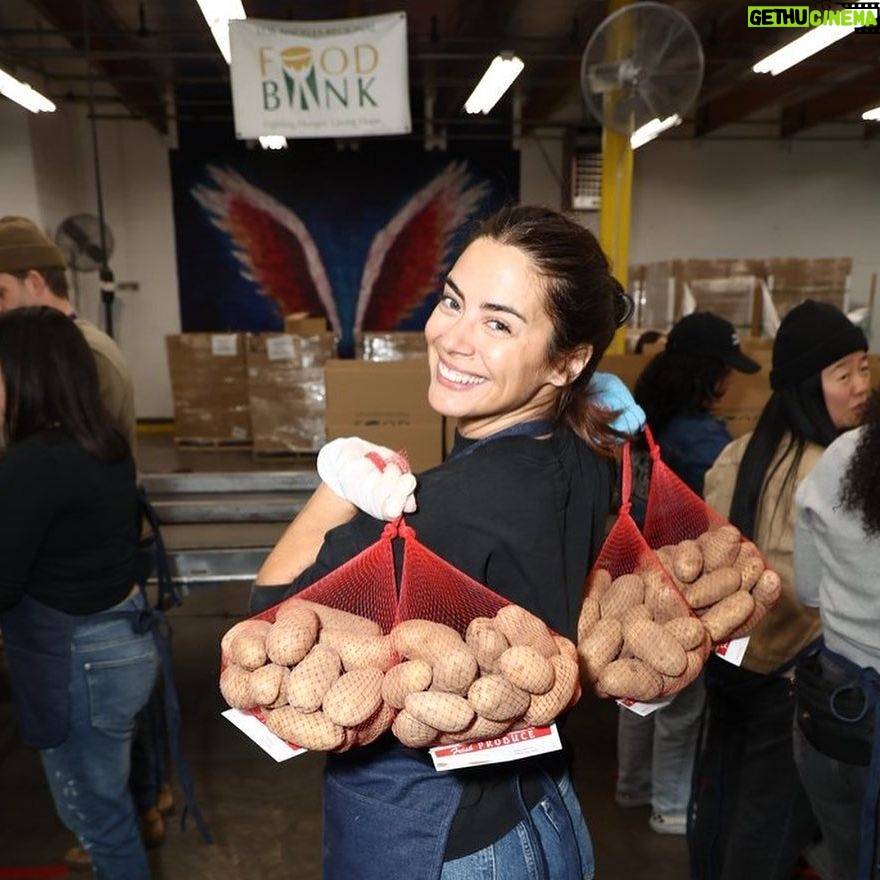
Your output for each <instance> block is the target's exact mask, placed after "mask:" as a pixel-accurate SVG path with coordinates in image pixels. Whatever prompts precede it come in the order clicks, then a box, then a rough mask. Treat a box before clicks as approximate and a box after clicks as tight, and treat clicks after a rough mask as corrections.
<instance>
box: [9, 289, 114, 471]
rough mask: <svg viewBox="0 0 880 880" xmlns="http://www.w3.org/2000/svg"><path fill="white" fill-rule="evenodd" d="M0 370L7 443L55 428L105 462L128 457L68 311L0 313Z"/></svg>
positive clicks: (85, 346) (92, 360)
mask: <svg viewBox="0 0 880 880" xmlns="http://www.w3.org/2000/svg"><path fill="white" fill-rule="evenodd" d="M0 373H2V377H3V384H4V386H5V390H6V412H5V413H4V416H3V432H4V435H5V438H6V442H7V444H8V445H10V446H13V445H15V444H16V443H20V442H21V441H22V440H25V439H26V438H28V437H30V436H31V435H32V434H36V433H38V432H40V431H47V430H52V429H54V430H60V431H62V432H63V433H65V434H66V435H67V436H68V437H70V438H71V439H73V440H75V441H76V442H77V443H78V444H79V445H80V446H82V448H83V449H85V450H86V451H87V452H90V453H91V454H92V455H94V456H96V457H97V458H100V459H102V460H104V461H120V460H122V459H123V458H125V457H126V456H127V455H129V448H128V442H127V441H126V439H125V438H124V437H123V436H122V434H121V433H119V431H117V430H116V429H115V428H114V427H113V425H112V419H111V418H110V415H109V414H108V413H107V411H106V409H105V407H104V404H103V403H102V401H101V398H100V395H99V391H98V371H97V368H96V367H95V358H94V355H93V354H92V352H91V349H90V348H89V346H88V344H87V343H86V341H85V339H84V338H83V335H82V333H81V332H80V330H79V328H78V327H77V326H76V324H74V322H73V321H72V320H71V319H70V318H69V317H68V316H67V315H65V314H63V313H62V312H59V311H58V310H57V309H52V308H48V307H47V306H36V307H30V306H28V307H25V308H19V309H13V310H12V311H10V312H6V313H4V314H2V315H0Z"/></svg>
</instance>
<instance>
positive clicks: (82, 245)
mask: <svg viewBox="0 0 880 880" xmlns="http://www.w3.org/2000/svg"><path fill="white" fill-rule="evenodd" d="M101 232H102V224H101V221H100V220H99V219H98V218H97V217H95V216H94V214H74V215H73V216H71V217H68V218H67V219H66V220H63V221H62V222H61V224H60V225H59V227H58V230H57V231H56V233H55V242H56V243H57V245H58V247H60V248H61V251H62V252H63V254H64V256H65V257H66V258H67V263H68V265H69V266H70V267H71V268H72V269H75V270H76V271H77V272H95V271H97V270H98V269H100V268H101V267H102V266H106V265H107V264H108V263H109V262H110V257H111V256H113V245H114V242H113V233H112V232H111V231H110V227H108V226H107V224H106V223H105V224H103V235H102V234H101Z"/></svg>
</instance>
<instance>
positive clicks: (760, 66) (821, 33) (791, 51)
mask: <svg viewBox="0 0 880 880" xmlns="http://www.w3.org/2000/svg"><path fill="white" fill-rule="evenodd" d="M857 2H858V3H866V2H869V0H857ZM844 11H845V10H844ZM854 30H855V27H849V26H848V25H824V24H823V25H819V26H818V27H814V28H813V29H812V30H810V31H807V32H806V33H805V34H804V35H803V36H800V37H798V38H797V39H796V40H792V41H791V42H790V43H786V44H785V45H784V46H783V47H782V48H781V49H777V50H776V51H775V52H771V53H770V54H769V55H768V56H767V57H766V58H762V59H761V60H760V61H759V62H758V63H757V64H755V65H753V66H752V70H753V71H754V72H755V73H770V74H772V75H773V76H776V75H777V74H779V73H782V72H783V71H785V70H788V69H789V67H794V66H795V64H800V62H801V61H803V60H804V59H805V58H809V57H810V56H811V55H815V54H816V53H817V52H821V51H822V50H823V49H827V48H828V47H829V46H832V45H834V43H836V42H837V41H838V40H842V39H843V38H844V37H848V36H849V35H850V34H851V33H852V32H853V31H854Z"/></svg>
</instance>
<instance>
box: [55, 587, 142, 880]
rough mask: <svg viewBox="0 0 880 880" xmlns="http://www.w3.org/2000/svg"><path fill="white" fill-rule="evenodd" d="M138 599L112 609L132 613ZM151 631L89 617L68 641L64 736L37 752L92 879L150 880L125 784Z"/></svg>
mask: <svg viewBox="0 0 880 880" xmlns="http://www.w3.org/2000/svg"><path fill="white" fill-rule="evenodd" d="M142 607H143V598H142V597H141V596H140V595H136V596H135V597H134V598H129V599H126V600H125V601H124V602H122V603H120V604H119V605H117V606H116V607H115V608H113V609H111V611H123V612H128V611H131V612H134V611H136V610H138V609H140V608H142ZM156 666H157V660H156V650H155V646H154V643H153V636H152V634H151V633H149V632H147V633H145V634H142V635H139V634H137V633H135V632H134V629H133V627H132V621H131V620H130V619H128V618H108V617H104V616H102V615H94V616H93V617H90V618H88V619H87V620H86V622H84V623H82V624H80V625H79V626H78V627H77V629H76V631H75V632H74V635H73V642H72V646H71V680H70V695H71V719H70V731H69V733H68V736H67V738H66V739H65V740H64V742H63V743H61V745H59V746H57V747H56V748H51V749H43V750H41V752H40V757H41V759H42V762H43V769H44V770H45V773H46V780H47V781H48V783H49V788H50V790H51V792H52V797H53V799H54V801H55V809H56V811H57V813H58V816H59V818H60V819H61V821H62V822H63V823H64V824H65V825H66V826H67V828H69V829H70V830H71V831H72V832H73V833H74V834H75V835H76V836H77V838H78V839H79V842H80V844H81V845H82V846H83V848H84V849H85V850H86V851H87V852H88V853H89V855H90V856H91V859H92V866H93V869H94V876H95V878H96V880H149V878H150V871H149V867H148V865H147V857H146V854H145V852H144V847H143V843H142V842H141V836H140V827H139V824H138V816H137V812H136V810H135V805H134V802H133V800H132V796H131V793H130V791H129V787H128V777H129V769H130V760H131V741H132V735H133V732H134V719H135V716H136V715H137V713H138V712H139V711H140V710H141V709H142V708H143V706H144V705H145V704H146V702H147V698H148V697H149V695H150V690H151V689H152V687H153V682H154V681H155V678H156Z"/></svg>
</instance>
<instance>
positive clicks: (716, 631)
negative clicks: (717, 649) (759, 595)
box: [700, 590, 755, 642]
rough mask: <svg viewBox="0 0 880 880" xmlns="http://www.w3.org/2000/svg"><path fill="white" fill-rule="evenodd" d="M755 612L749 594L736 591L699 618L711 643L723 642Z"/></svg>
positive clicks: (753, 603) (753, 601)
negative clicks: (707, 632)
mask: <svg viewBox="0 0 880 880" xmlns="http://www.w3.org/2000/svg"><path fill="white" fill-rule="evenodd" d="M754 610H755V600H754V599H753V598H752V594H751V593H747V592H746V591H745V590H737V591H736V592H735V593H731V594H730V595H729V596H725V598H723V599H722V600H721V601H720V602H718V603H716V604H715V605H713V606H712V607H711V608H708V609H707V610H706V611H705V613H703V614H702V615H701V616H700V620H702V621H703V626H705V627H706V629H707V630H708V631H709V635H710V636H711V638H712V641H713V642H723V641H724V640H725V639H727V638H728V636H729V635H730V633H731V632H733V631H734V630H735V629H736V628H737V627H738V626H739V625H740V624H741V623H743V621H745V620H746V618H747V617H748V616H749V615H750V614H751V613H752V612H753V611H754Z"/></svg>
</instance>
